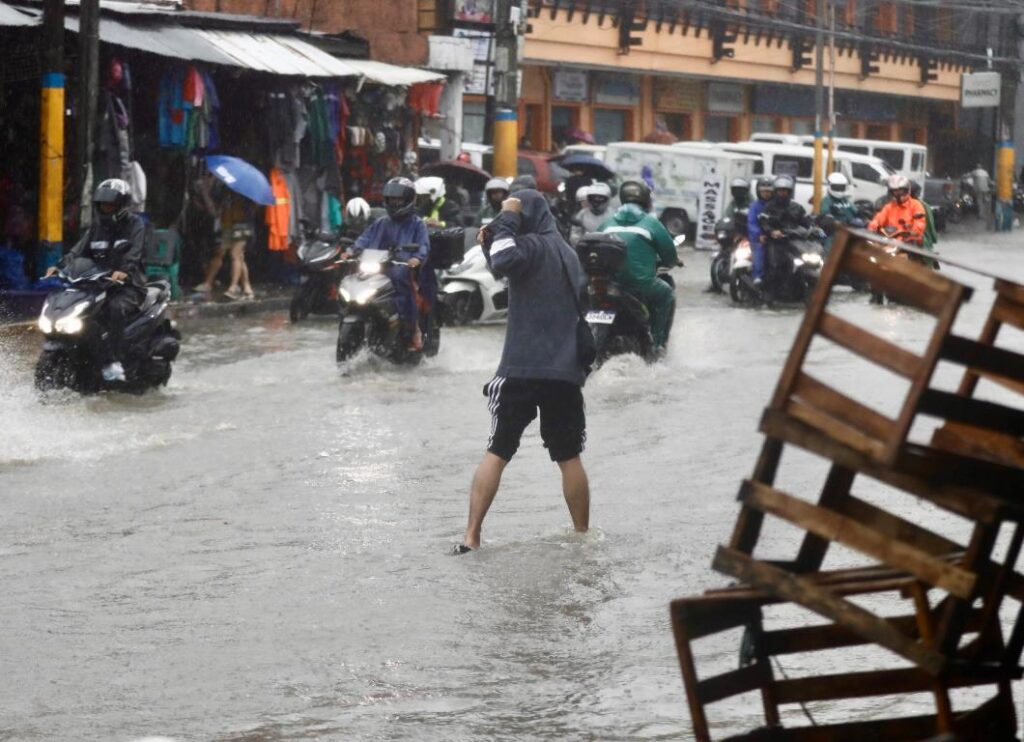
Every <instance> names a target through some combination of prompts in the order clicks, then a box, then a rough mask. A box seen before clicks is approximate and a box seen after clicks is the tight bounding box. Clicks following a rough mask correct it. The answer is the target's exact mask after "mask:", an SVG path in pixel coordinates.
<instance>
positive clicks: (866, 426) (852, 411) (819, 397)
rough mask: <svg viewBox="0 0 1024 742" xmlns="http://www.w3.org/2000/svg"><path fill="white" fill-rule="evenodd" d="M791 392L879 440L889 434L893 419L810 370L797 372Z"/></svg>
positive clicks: (882, 439)
mask: <svg viewBox="0 0 1024 742" xmlns="http://www.w3.org/2000/svg"><path fill="white" fill-rule="evenodd" d="M792 396H793V397H796V398H798V399H799V400H800V401H801V402H803V403H804V404H807V405H809V406H811V407H816V408H818V409H819V410H821V411H823V412H827V413H828V414H829V415H831V416H832V417H835V418H837V419H838V420H840V421H841V422H843V423H845V424H846V425H847V426H849V427H851V428H854V429H856V430H860V431H862V432H863V433H866V434H867V435H869V436H871V437H872V438H875V439H877V440H879V441H884V440H886V439H887V438H888V437H889V436H891V435H892V430H893V425H894V424H895V421H894V420H892V419H890V418H888V417H886V416H885V415H882V414H881V413H879V412H875V411H874V410H873V409H871V408H870V407H867V406H866V405H863V404H861V403H860V402H858V401H857V400H855V399H852V398H850V397H847V396H846V395H845V394H843V393H842V392H838V391H836V390H835V389H833V388H832V387H830V386H827V385H826V384H823V383H822V382H820V381H818V380H817V379H816V378H814V377H813V376H811V375H810V374H807V373H800V374H798V375H797V377H796V381H795V382H794V384H793V394H792Z"/></svg>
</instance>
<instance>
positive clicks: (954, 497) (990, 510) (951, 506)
mask: <svg viewBox="0 0 1024 742" xmlns="http://www.w3.org/2000/svg"><path fill="white" fill-rule="evenodd" d="M760 427H761V431H762V432H763V433H765V434H766V435H769V436H772V437H774V438H779V439H781V440H784V441H786V442H787V443H791V444H793V445H795V446H799V447H800V448H802V449H804V450H806V451H810V452H812V453H815V454H818V455H819V456H823V457H824V458H826V459H829V460H831V461H833V462H835V463H837V464H841V465H843V466H846V467H849V468H851V469H855V470H857V471H858V472H860V473H862V474H866V475H867V476H869V477H871V478H873V479H877V480H879V481H880V482H884V483H885V484H889V485H891V486H893V487H896V488H898V489H901V490H903V491H904V492H908V493H910V494H912V495H916V496H917V497H922V498H924V499H926V500H928V501H929V502H931V503H934V504H935V505H937V506H939V507H941V508H943V509H945V510H949V511H950V512H953V513H957V514H958V515H962V516H963V517H965V518H968V519H969V520H972V521H981V522H985V523H995V522H998V521H1000V520H1002V519H1004V518H1018V519H1019V518H1022V517H1024V508H1022V507H1021V504H1020V503H1015V502H1013V501H1006V500H1003V499H1001V498H999V497H995V496H993V495H990V494H989V493H988V492H986V491H985V490H983V489H980V488H978V487H974V486H967V485H965V484H957V483H953V482H949V481H946V478H945V477H943V476H942V470H941V468H939V467H938V466H936V465H935V464H934V463H933V462H932V461H931V460H930V459H929V458H928V457H926V456H916V455H914V456H910V455H908V456H906V457H903V458H901V459H900V460H899V461H898V468H890V467H888V466H884V465H880V464H878V462H877V461H875V460H873V459H872V458H871V457H868V456H865V455H864V454H863V453H861V452H860V451H858V450H856V449H854V448H853V447H851V446H847V445H844V444H843V443H842V442H837V441H835V440H831V439H829V438H828V437H826V436H822V435H821V433H820V432H819V431H818V430H817V429H815V428H814V427H813V426H811V425H808V424H807V423H805V422H803V421H802V420H799V419H796V418H794V417H790V416H788V415H786V414H784V413H781V412H778V411H776V410H771V409H768V410H765V412H764V415H763V416H762V418H761V426H760ZM937 453H938V454H939V455H942V456H945V454H943V453H942V452H937Z"/></svg>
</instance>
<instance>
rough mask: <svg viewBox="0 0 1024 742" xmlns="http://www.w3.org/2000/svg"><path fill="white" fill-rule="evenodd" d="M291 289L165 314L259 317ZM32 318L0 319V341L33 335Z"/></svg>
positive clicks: (178, 307)
mask: <svg viewBox="0 0 1024 742" xmlns="http://www.w3.org/2000/svg"><path fill="white" fill-rule="evenodd" d="M293 290H294V289H291V288H285V287H273V288H262V289H259V290H258V291H257V297H258V298H256V299H254V300H253V301H208V302H190V301H188V299H187V298H186V299H182V300H181V301H175V302H171V305H170V308H169V313H170V315H171V319H173V320H175V321H189V320H200V319H207V318H210V317H230V316H240V315H246V314H262V313H264V312H280V311H287V309H288V304H289V303H290V302H291V299H292V291H293ZM35 329H36V318H35V317H32V318H31V319H24V318H20V317H19V318H17V319H12V320H8V319H4V318H0V338H2V337H17V336H19V335H22V334H24V333H28V332H34V331H35Z"/></svg>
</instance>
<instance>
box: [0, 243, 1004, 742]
mask: <svg viewBox="0 0 1024 742" xmlns="http://www.w3.org/2000/svg"><path fill="white" fill-rule="evenodd" d="M982 239H984V240H985V241H986V244H985V245H984V246H979V244H978V243H977V242H976V241H974V240H971V239H957V238H955V237H953V238H950V237H949V236H947V237H946V238H945V239H944V240H943V241H942V242H941V243H940V244H939V249H940V250H942V251H943V252H947V253H948V254H949V255H951V256H954V257H956V258H959V259H960V260H963V261H967V262H970V263H972V264H975V265H978V266H979V267H983V268H986V269H988V270H991V271H994V272H998V273H1002V274H1004V275H1006V276H1008V277H1011V278H1016V279H1017V280H1020V279H1022V278H1024V255H1022V252H1021V249H1022V248H1021V245H1020V241H1021V238H1020V237H1019V236H1018V235H1000V236H997V237H992V236H990V235H989V236H982ZM685 259H686V261H687V264H688V266H687V267H686V268H685V269H682V270H679V271H677V278H678V279H679V281H680V290H679V292H678V300H679V306H678V310H677V315H676V321H675V329H674V331H673V341H672V346H671V350H670V353H669V355H668V357H667V359H665V361H664V362H662V363H660V364H658V365H656V366H650V367H649V366H646V365H644V364H643V363H642V362H641V361H640V360H639V359H636V358H617V359H613V361H612V362H610V363H609V364H608V365H607V366H605V367H604V368H602V369H601V370H600V371H598V372H597V373H596V374H595V375H593V376H592V377H591V379H590V381H589V382H588V383H587V386H586V388H585V397H586V401H587V413H588V424H589V431H588V447H587V450H586V452H585V454H584V461H585V464H586V466H587V469H588V472H589V474H590V479H591V488H592V510H591V523H592V526H593V531H592V532H591V533H589V534H587V535H585V536H579V535H576V534H574V533H572V531H571V529H570V528H569V519H568V513H567V512H566V509H565V504H564V501H563V500H562V496H561V492H560V487H559V479H558V471H557V469H556V468H555V467H554V466H553V465H552V464H551V463H550V461H549V460H548V458H547V455H546V452H545V450H544V449H543V448H542V446H541V443H540V439H539V433H538V430H537V426H536V425H534V426H533V427H531V429H530V431H529V432H528V434H527V436H525V437H524V441H523V446H522V448H521V450H520V453H519V455H518V457H517V458H516V459H515V461H514V462H513V464H512V465H511V466H510V467H509V469H508V470H507V472H506V475H505V480H504V482H503V486H502V489H501V491H500V493H499V495H498V498H497V500H496V501H495V504H494V507H493V509H492V511H491V514H490V515H489V517H488V519H487V522H486V523H485V529H484V548H483V549H482V550H481V551H480V552H478V553H475V554H470V555H467V556H464V557H459V558H455V557H451V556H449V555H448V553H447V552H448V550H449V548H450V546H451V545H452V544H453V543H455V542H456V541H458V540H459V539H460V538H461V535H462V530H463V528H464V526H465V516H466V510H467V505H468V494H467V493H468V486H469V480H470V477H471V475H472V472H473V469H474V467H475V466H476V464H477V462H478V460H479V458H480V456H481V454H482V452H483V449H484V446H485V443H486V439H487V434H488V429H489V422H490V421H489V417H488V413H487V405H486V399H485V398H484V396H483V395H482V393H481V389H482V387H483V385H484V384H485V383H486V382H487V381H488V379H489V378H490V376H491V374H492V373H493V371H494V369H495V367H496V365H497V361H498V357H499V354H500V350H501V344H502V339H503V333H504V326H503V325H494V326H484V327H467V328H457V329H454V330H446V331H445V334H444V335H443V338H442V347H441V353H440V355H439V356H438V357H437V358H435V359H432V360H431V361H429V362H427V363H425V364H424V365H423V366H422V367H420V368H417V369H404V368H395V367H392V366H390V365H388V364H386V363H384V362H382V361H379V360H377V359H373V358H370V357H366V356H363V357H360V358H358V359H357V360H356V361H354V362H353V363H352V364H351V365H350V366H348V367H346V368H345V369H344V370H343V372H339V370H338V368H337V367H336V365H335V363H334V340H335V336H336V325H335V324H334V323H332V322H330V321H323V320H319V321H317V320H314V321H310V322H308V323H305V324H302V325H299V326H292V325H290V324H289V323H288V322H287V319H286V317H285V316H284V315H282V314H271V315H264V316H259V317H249V318H239V319H230V318H222V319H216V320H214V319H210V320H194V321H190V322H188V323H185V324H183V326H182V330H183V334H184V336H185V337H184V342H183V349H182V354H181V357H180V359H179V361H178V362H177V363H176V365H175V370H174V376H173V377H172V379H171V383H170V385H169V387H168V388H167V389H165V390H163V391H160V392H157V393H154V394H150V395H147V396H143V397H130V396H121V395H109V394H107V395H101V396H98V397H94V398H82V397H79V396H77V395H72V394H67V395H55V396H50V397H48V398H46V399H45V400H40V399H39V397H38V396H37V395H36V393H35V392H34V390H33V389H32V384H31V367H32V363H33V361H34V356H35V354H36V353H37V349H38V342H39V340H38V338H37V337H36V336H28V337H24V338H20V339H0V423H2V432H0V506H2V509H3V512H4V518H3V519H2V521H0V584H2V585H3V594H4V600H3V601H2V603H0V656H2V657H3V658H4V661H3V673H2V675H0V740H8V739H9V740H19V741H20V740H72V739H74V740H130V739H132V738H134V737H138V736H143V735H145V734H164V735H167V736H170V737H174V738H175V739H177V740H182V741H184V740H190V741H192V740H195V741H199V740H219V741H224V742H227V741H230V742H271V741H274V740H311V739H322V740H348V739H358V740H423V739H431V740H433V739H437V740H450V739H458V740H523V739H546V740H563V739H595V740H631V739H689V738H690V736H691V735H690V725H689V714H688V712H687V709H686V699H685V694H684V691H683V684H682V681H681V679H680V674H679V666H678V662H677V660H676V655H675V648H674V644H673V640H672V633H671V629H670V626H669V621H668V603H669V601H670V600H671V599H672V598H675V597H681V596H684V595H689V594H694V593H697V592H700V591H701V590H703V589H705V588H708V587H712V586H720V585H723V584H726V583H727V582H728V580H727V579H726V578H725V577H723V576H721V575H718V574H716V573H714V572H712V571H711V570H710V567H709V565H710V562H711V558H712V556H713V553H714V549H715V546H716V545H717V544H719V543H722V542H725V541H727V540H728V538H729V535H730V533H731V529H732V524H733V521H734V518H735V516H736V513H737V505H736V502H735V496H736V492H737V490H738V488H739V484H740V480H741V479H742V478H743V477H745V476H748V475H749V473H750V471H751V470H752V468H753V465H754V461H755V458H756V455H757V452H758V450H759V447H760V443H761V438H760V436H759V435H758V433H757V423H758V419H759V417H760V414H761V411H762V409H763V407H764V406H765V404H766V403H767V401H768V399H769V396H770V394H771V392H772V390H773V388H774V385H775V383H776V381H777V379H778V375H779V371H780V370H781V366H782V363H783V361H784V359H785V356H786V353H787V352H788V349H789V345H790V343H791V341H792V339H793V335H794V333H795V331H796V328H797V325H798V323H799V320H800V316H801V315H800V312H799V310H797V309H790V310H770V311H769V310H762V311H753V310H748V309H741V308H736V307H734V306H732V305H731V303H730V302H729V300H728V298H727V297H725V296H718V295H713V294H709V293H705V291H704V290H705V287H706V285H707V283H708V275H707V266H708V262H709V260H710V256H708V255H706V254H694V253H693V252H692V251H686V253H685ZM950 274H951V275H955V276H957V277H959V278H962V279H963V280H964V281H965V282H967V283H970V284H972V285H975V286H978V287H979V291H978V294H977V295H976V297H975V299H974V300H972V302H971V303H970V304H969V305H968V306H967V307H966V308H965V311H964V318H965V319H966V320H967V321H968V322H969V323H970V327H971V328H972V330H973V331H974V332H976V331H977V329H978V328H979V327H980V318H981V317H983V316H984V314H985V312H986V311H987V309H988V302H989V296H990V292H989V290H988V284H990V281H989V280H987V279H981V278H979V277H977V276H970V275H965V274H962V273H961V272H959V271H953V270H951V271H950ZM843 303H844V311H846V312H848V313H849V316H852V317H854V318H855V319H856V320H857V321H858V322H860V323H861V324H863V325H865V326H871V327H874V328H875V329H876V330H878V331H881V329H882V328H883V327H884V328H885V334H886V335H887V336H888V337H890V338H891V339H895V340H900V341H906V340H909V341H910V342H914V341H922V342H923V340H924V339H925V338H926V337H927V334H928V332H929V331H930V329H931V324H930V323H929V321H928V320H927V318H925V317H924V316H923V315H920V314H918V313H916V312H914V311H911V310H909V309H906V308H900V307H884V308H879V307H872V306H869V304H868V299H867V296H866V295H863V294H861V295H856V296H853V295H851V296H849V297H844V299H843ZM846 357H847V356H845V355H843V354H839V353H836V354H834V360H835V363H834V364H833V365H832V366H829V362H828V357H826V360H825V361H823V362H822V363H823V366H824V368H823V371H822V373H825V374H826V375H828V374H831V375H832V377H835V378H844V377H845V378H846V381H847V382H849V383H851V384H854V385H855V386H856V385H857V384H866V383H868V382H867V381H866V380H863V379H860V378H858V377H857V376H856V375H854V372H853V371H852V370H848V369H847V368H846V367H845V366H844V365H843V361H844V359H845V358H846ZM872 393H873V394H875V395H876V396H877V397H878V398H879V400H880V401H893V400H895V399H899V398H900V397H901V395H902V390H901V389H898V388H897V389H889V388H886V387H884V386H879V387H877V388H876V389H874V390H873V391H872ZM808 459H809V457H808ZM795 463H796V468H795V469H791V470H790V471H789V474H788V476H790V478H791V479H790V481H793V479H794V478H795V479H796V480H797V481H799V478H800V472H801V471H806V472H810V471H811V470H812V467H813V466H814V464H815V462H813V461H810V460H808V461H807V462H801V461H796V462H795ZM801 467H805V468H804V469H802V468H801ZM814 471H815V472H817V471H818V469H815V470H814ZM815 476H817V475H816V474H815ZM814 481H815V482H820V479H815V480H814ZM868 488H870V486H868ZM805 494H806V493H805ZM949 517H952V516H949ZM946 518H947V516H945V515H943V514H941V513H933V512H932V511H927V510H926V509H925V508H924V506H923V505H922V506H921V521H922V522H924V523H928V522H929V519H938V520H943V521H945V519H946ZM783 546H784V547H785V548H782V549H780V551H783V552H784V551H786V550H789V551H792V549H793V548H795V546H794V544H793V542H792V541H790V542H787V543H786V544H783ZM699 651H701V652H703V655H701V656H699V657H698V663H699V664H700V663H704V665H705V666H707V667H709V668H712V667H715V666H717V667H718V669H719V670H724V669H726V668H727V667H730V666H735V662H736V657H737V647H736V645H735V644H728V645H725V644H722V645H719V646H714V645H711V644H705V645H699ZM801 669H802V668H801V667H800V665H799V662H798V660H797V659H793V660H792V662H791V664H790V665H787V671H790V672H791V673H792V674H798V671H799V670H801ZM863 704H864V707H865V708H868V709H877V711H878V713H879V714H880V715H881V714H890V713H892V711H893V705H892V704H886V703H885V701H883V700H880V699H866V700H865V701H863ZM929 704H930V697H929V696H921V699H920V703H919V704H918V705H915V704H914V703H911V702H904V705H905V706H906V711H907V712H908V713H922V709H929V708H930V705H929ZM818 706H819V707H820V708H821V710H822V714H823V715H827V712H828V704H818ZM897 710H899V711H902V710H903V709H902V708H898V709H897ZM759 712H760V704H759V703H757V704H756V705H755V704H747V705H744V704H741V703H731V702H726V703H723V704H719V705H718V706H714V707H712V710H711V718H712V719H713V720H714V722H715V726H716V729H717V730H718V733H719V734H722V733H724V732H727V731H733V732H739V731H742V730H743V729H745V728H748V727H750V726H753V725H754V724H755V723H756V722H757V721H758V720H759V718H760V713H759ZM785 718H786V719H794V720H797V721H798V722H799V720H800V719H801V718H802V715H801V712H800V711H799V709H795V710H793V711H792V716H786V717H785Z"/></svg>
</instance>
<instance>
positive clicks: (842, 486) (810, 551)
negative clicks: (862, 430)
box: [791, 465, 857, 573]
mask: <svg viewBox="0 0 1024 742" xmlns="http://www.w3.org/2000/svg"><path fill="white" fill-rule="evenodd" d="M856 476H857V474H856V472H854V471H853V470H852V469H847V468H846V467H845V466H838V465H832V466H831V467H829V470H828V477H826V478H825V484H824V486H823V487H822V488H821V496H820V497H819V498H818V504H819V505H820V506H821V507H823V508H830V509H832V510H841V507H840V506H841V505H842V504H843V503H844V502H846V500H847V499H848V498H849V497H850V487H852V486H853V480H854V479H855V478H856ZM829 544H830V542H829V540H828V539H826V538H822V537H821V536H818V535H815V534H813V533H808V534H806V535H805V536H804V540H803V543H802V544H800V551H799V552H798V553H797V557H796V561H795V563H794V564H793V566H792V568H791V571H793V572H802V573H803V572H817V571H818V570H819V569H821V564H822V562H824V561H825V555H826V554H827V553H828V547H829Z"/></svg>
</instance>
